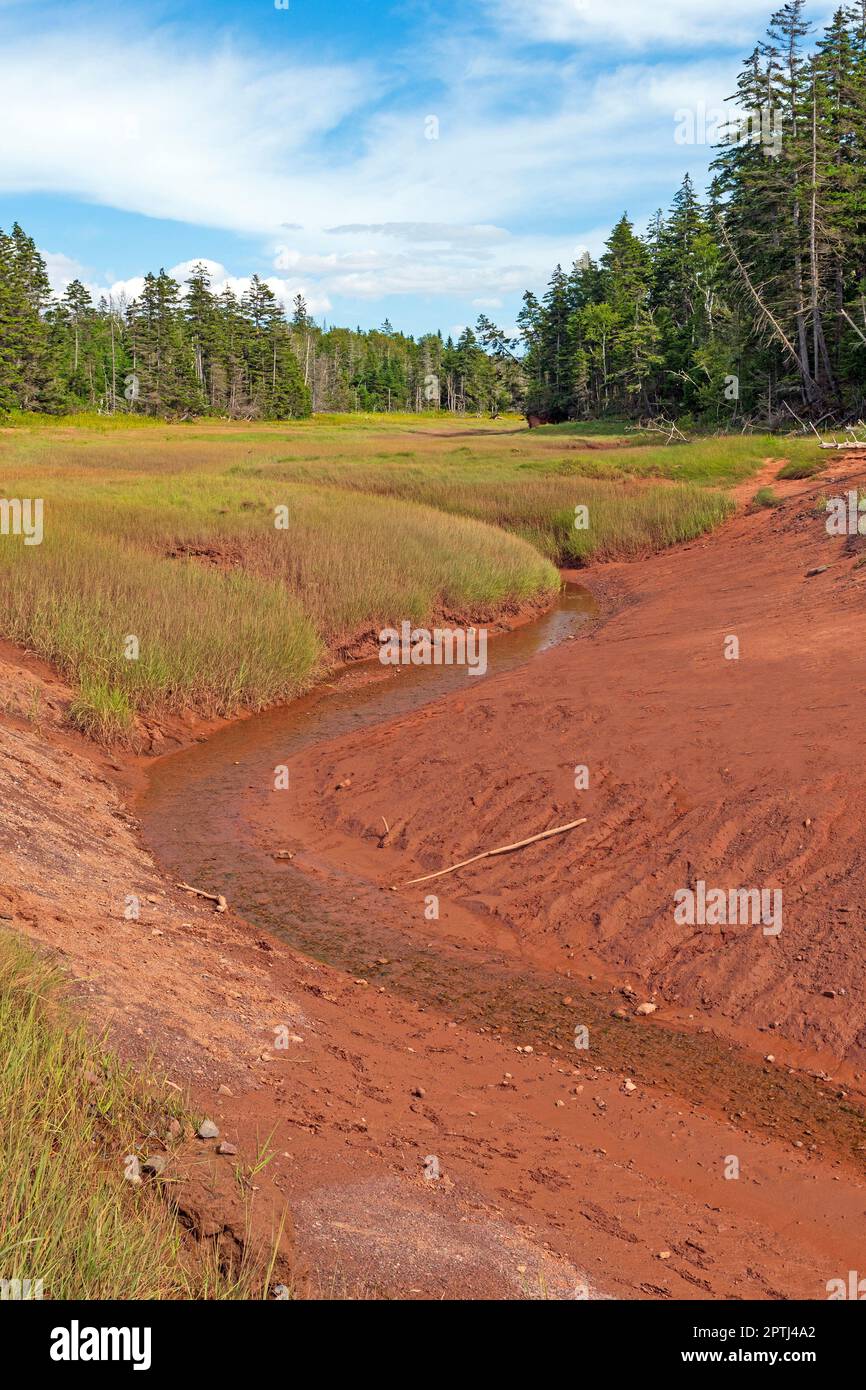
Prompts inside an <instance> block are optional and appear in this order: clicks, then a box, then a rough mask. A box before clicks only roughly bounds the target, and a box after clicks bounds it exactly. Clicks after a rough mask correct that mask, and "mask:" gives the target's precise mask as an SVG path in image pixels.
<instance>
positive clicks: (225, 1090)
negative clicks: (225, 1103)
mask: <svg viewBox="0 0 866 1390" xmlns="http://www.w3.org/2000/svg"><path fill="white" fill-rule="evenodd" d="M217 1094H218V1095H221V1096H230V1095H232V1092H231V1091H230V1090H229V1088H228V1086H226V1085H222V1086H220V1088H219V1090H218V1092H217Z"/></svg>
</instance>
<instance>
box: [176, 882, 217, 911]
mask: <svg viewBox="0 0 866 1390" xmlns="http://www.w3.org/2000/svg"><path fill="white" fill-rule="evenodd" d="M175 887H176V888H182V889H183V891H184V892H185V893H195V895H196V896H197V897H199V898H207V899H208V901H209V902H212V903H216V910H217V912H228V907H229V905H228V903H227V902H226V900H225V898H224V897H223V895H222V893H206V892H205V891H204V889H203V888H193V886H192V884H191V883H176V884H175Z"/></svg>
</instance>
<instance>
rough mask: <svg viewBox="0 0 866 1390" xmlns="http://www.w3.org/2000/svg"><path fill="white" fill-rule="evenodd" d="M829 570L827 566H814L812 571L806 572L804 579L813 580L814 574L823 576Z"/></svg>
mask: <svg viewBox="0 0 866 1390" xmlns="http://www.w3.org/2000/svg"><path fill="white" fill-rule="evenodd" d="M829 568H830V566H829V565H816V566H815V568H814V569H811V570H806V578H807V579H813V578H814V577H815V575H816V574H823V573H824V571H825V570H828V569H829Z"/></svg>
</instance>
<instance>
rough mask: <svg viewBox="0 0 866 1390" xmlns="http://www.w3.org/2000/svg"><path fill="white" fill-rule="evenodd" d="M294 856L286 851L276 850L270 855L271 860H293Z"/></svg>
mask: <svg viewBox="0 0 866 1390" xmlns="http://www.w3.org/2000/svg"><path fill="white" fill-rule="evenodd" d="M294 857H295V856H294V854H293V853H292V851H291V850H288V849H278V850H276V851H275V852H274V853H273V854H272V855H271V858H272V859H294Z"/></svg>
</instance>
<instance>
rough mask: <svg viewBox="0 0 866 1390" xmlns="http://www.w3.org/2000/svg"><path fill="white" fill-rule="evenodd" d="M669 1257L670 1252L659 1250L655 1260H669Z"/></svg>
mask: <svg viewBox="0 0 866 1390" xmlns="http://www.w3.org/2000/svg"><path fill="white" fill-rule="evenodd" d="M670 1257H671V1252H670V1250H660V1251H659V1253H658V1255H657V1256H656V1258H657V1259H659V1260H669V1259H670Z"/></svg>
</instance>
